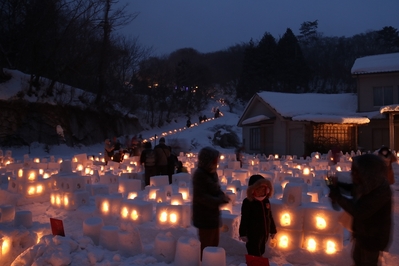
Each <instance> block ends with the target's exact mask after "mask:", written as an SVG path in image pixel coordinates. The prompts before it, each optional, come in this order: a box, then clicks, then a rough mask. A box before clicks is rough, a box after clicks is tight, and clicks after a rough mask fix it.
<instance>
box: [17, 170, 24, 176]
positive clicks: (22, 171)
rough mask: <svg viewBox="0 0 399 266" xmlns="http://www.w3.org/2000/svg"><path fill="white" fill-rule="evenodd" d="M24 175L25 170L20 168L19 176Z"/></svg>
mask: <svg viewBox="0 0 399 266" xmlns="http://www.w3.org/2000/svg"><path fill="white" fill-rule="evenodd" d="M23 175H24V170H22V169H19V170H18V177H22V176H23Z"/></svg>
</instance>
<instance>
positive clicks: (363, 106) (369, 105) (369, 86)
mask: <svg viewBox="0 0 399 266" xmlns="http://www.w3.org/2000/svg"><path fill="white" fill-rule="evenodd" d="M356 80H357V93H358V94H357V95H358V112H370V111H378V110H380V107H381V106H374V104H373V101H374V99H373V88H374V87H381V86H392V87H393V103H394V104H399V72H392V73H379V74H363V75H358V76H356Z"/></svg>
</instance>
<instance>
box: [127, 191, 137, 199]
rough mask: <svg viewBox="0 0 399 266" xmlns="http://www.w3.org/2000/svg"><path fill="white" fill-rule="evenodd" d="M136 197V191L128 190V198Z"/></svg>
mask: <svg viewBox="0 0 399 266" xmlns="http://www.w3.org/2000/svg"><path fill="white" fill-rule="evenodd" d="M136 197H137V192H129V194H128V195H127V198H128V199H134V198H136Z"/></svg>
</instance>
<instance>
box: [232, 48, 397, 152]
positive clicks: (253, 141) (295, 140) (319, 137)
mask: <svg viewBox="0 0 399 266" xmlns="http://www.w3.org/2000/svg"><path fill="white" fill-rule="evenodd" d="M351 71H352V74H353V76H354V77H355V78H356V79H357V88H358V93H357V94H347V93H345V94H314V93H305V94H292V93H278V92H267V91H264V92H260V93H257V94H255V95H254V96H253V97H252V99H251V100H250V101H249V103H248V104H247V106H246V107H245V109H244V112H243V113H242V115H241V118H240V119H239V121H238V126H240V127H242V136H243V145H244V147H245V151H246V152H247V153H264V154H266V155H268V154H290V155H297V156H303V155H309V154H310V153H311V152H313V151H319V152H327V151H328V150H330V149H332V148H333V147H335V146H338V147H339V148H340V149H341V150H343V151H350V150H357V149H362V150H365V151H368V150H376V149H378V148H380V147H381V146H382V145H388V144H389V119H388V115H386V114H384V112H390V113H391V115H389V116H392V117H394V114H395V112H394V111H392V110H396V111H397V112H398V113H399V53H395V54H387V55H377V56H370V57H364V58H359V59H357V60H356V61H355V63H354V65H353V67H352V70H351ZM392 104H394V105H395V104H397V105H398V107H397V109H395V106H394V107H392ZM387 106H388V107H391V108H387ZM389 110H390V111H389ZM381 112H383V114H381ZM391 120H392V121H395V123H394V124H395V127H396V120H394V119H393V118H391ZM397 125H398V126H399V121H398V124H397ZM395 132H398V133H397V134H398V136H399V129H398V130H396V131H395ZM395 137H396V133H395ZM397 144H398V147H396V146H395V148H396V149H395V150H399V142H398V143H397Z"/></svg>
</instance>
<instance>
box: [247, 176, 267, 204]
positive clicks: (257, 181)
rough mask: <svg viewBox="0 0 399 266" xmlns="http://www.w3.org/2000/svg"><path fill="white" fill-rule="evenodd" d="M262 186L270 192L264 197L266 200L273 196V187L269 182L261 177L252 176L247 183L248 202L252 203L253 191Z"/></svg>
mask: <svg viewBox="0 0 399 266" xmlns="http://www.w3.org/2000/svg"><path fill="white" fill-rule="evenodd" d="M262 185H266V186H267V187H268V188H269V190H270V192H269V194H268V195H266V197H267V198H270V197H271V196H272V195H273V185H272V182H270V180H268V179H266V178H264V177H263V176H261V175H253V176H251V177H250V178H249V181H248V188H247V199H248V200H249V201H252V200H254V199H255V197H254V195H253V193H254V190H255V189H256V188H258V187H260V186H262Z"/></svg>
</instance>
